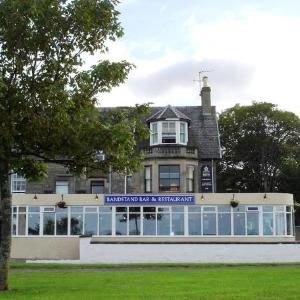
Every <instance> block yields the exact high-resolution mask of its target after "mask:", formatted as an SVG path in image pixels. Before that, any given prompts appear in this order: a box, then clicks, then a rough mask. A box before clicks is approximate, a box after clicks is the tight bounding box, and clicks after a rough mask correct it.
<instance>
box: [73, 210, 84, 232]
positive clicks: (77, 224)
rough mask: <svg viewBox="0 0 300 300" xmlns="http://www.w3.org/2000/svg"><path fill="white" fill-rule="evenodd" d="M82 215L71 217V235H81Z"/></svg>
mask: <svg viewBox="0 0 300 300" xmlns="http://www.w3.org/2000/svg"><path fill="white" fill-rule="evenodd" d="M82 220H83V214H72V215H71V235H81V234H82V227H83V221H82Z"/></svg>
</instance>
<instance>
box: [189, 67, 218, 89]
mask: <svg viewBox="0 0 300 300" xmlns="http://www.w3.org/2000/svg"><path fill="white" fill-rule="evenodd" d="M213 71H214V70H201V71H199V72H198V76H199V78H198V79H194V80H193V82H198V83H199V88H200V91H201V82H202V79H201V76H202V74H205V73H209V72H213Z"/></svg>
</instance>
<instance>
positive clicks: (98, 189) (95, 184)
mask: <svg viewBox="0 0 300 300" xmlns="http://www.w3.org/2000/svg"><path fill="white" fill-rule="evenodd" d="M91 192H92V194H103V193H104V182H103V181H92V182H91Z"/></svg>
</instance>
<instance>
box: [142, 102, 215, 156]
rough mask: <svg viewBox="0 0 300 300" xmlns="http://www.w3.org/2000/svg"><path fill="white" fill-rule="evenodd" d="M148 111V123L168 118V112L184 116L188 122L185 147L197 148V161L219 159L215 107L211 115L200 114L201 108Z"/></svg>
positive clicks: (165, 108) (153, 108)
mask: <svg viewBox="0 0 300 300" xmlns="http://www.w3.org/2000/svg"><path fill="white" fill-rule="evenodd" d="M150 109H151V111H150V114H149V115H150V117H148V118H147V119H146V121H147V122H148V123H149V121H150V120H151V121H152V120H154V119H159V118H161V117H162V116H166V115H168V118H170V117H169V113H170V111H173V112H177V114H178V113H179V114H180V116H185V117H184V118H185V119H186V120H189V139H188V144H187V146H188V147H196V148H198V153H199V159H220V158H221V146H220V136H219V129H218V122H217V116H216V114H215V107H212V114H210V115H207V114H203V113H202V106H176V107H171V106H167V107H151V108H150ZM179 114H178V115H177V117H178V116H179ZM180 118H181V117H179V119H180ZM167 146H168V145H166V147H167ZM143 147H149V142H145V143H144V144H143Z"/></svg>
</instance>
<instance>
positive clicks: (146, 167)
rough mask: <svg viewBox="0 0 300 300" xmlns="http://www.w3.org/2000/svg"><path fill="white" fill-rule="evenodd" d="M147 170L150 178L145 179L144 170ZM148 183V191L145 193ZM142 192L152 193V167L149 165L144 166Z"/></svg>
mask: <svg viewBox="0 0 300 300" xmlns="http://www.w3.org/2000/svg"><path fill="white" fill-rule="evenodd" d="M148 168H149V170H150V178H146V174H147V172H146V170H147V169H148ZM148 181H149V182H150V190H149V191H147V182H148ZM144 191H145V193H152V166H151V165H147V166H144Z"/></svg>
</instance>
